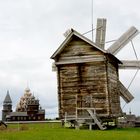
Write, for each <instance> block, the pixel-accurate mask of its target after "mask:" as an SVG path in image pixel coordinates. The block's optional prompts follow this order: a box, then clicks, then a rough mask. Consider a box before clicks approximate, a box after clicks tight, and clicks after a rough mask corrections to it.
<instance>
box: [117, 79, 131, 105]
mask: <svg viewBox="0 0 140 140" xmlns="http://www.w3.org/2000/svg"><path fill="white" fill-rule="evenodd" d="M119 94H120V96H121V97H122V98H123V99H124V100H125V102H126V103H129V102H130V101H132V100H133V99H134V97H133V95H132V94H131V93H130V92H129V91H128V89H126V88H125V86H124V85H123V84H122V83H121V82H120V81H119Z"/></svg>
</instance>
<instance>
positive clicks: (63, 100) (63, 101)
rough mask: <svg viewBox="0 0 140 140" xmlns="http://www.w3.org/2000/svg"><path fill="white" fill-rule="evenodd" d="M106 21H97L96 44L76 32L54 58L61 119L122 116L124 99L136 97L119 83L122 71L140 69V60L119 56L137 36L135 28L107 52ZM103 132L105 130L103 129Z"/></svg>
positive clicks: (69, 33)
mask: <svg viewBox="0 0 140 140" xmlns="http://www.w3.org/2000/svg"><path fill="white" fill-rule="evenodd" d="M105 33H106V19H98V20H97V29H96V41H95V43H94V42H93V41H91V40H89V39H88V38H86V37H85V36H83V35H82V34H80V33H78V32H77V31H75V30H74V29H71V30H69V32H67V33H66V39H65V40H64V42H63V43H62V44H61V45H60V47H59V48H58V49H57V50H56V51H55V53H54V54H53V55H52V56H51V58H52V59H54V61H55V63H54V66H55V69H56V71H57V80H58V100H59V117H60V119H65V117H67V119H68V118H71V119H70V120H72V118H75V120H77V119H82V118H84V119H85V120H86V119H88V118H89V116H90V117H91V118H92V119H93V120H94V122H96V123H98V122H97V121H96V119H95V118H94V117H95V116H94V114H96V115H98V117H100V119H101V120H105V119H116V118H118V117H119V116H122V110H121V106H120V96H121V97H122V98H123V99H124V100H125V101H126V103H129V102H130V101H131V100H132V99H133V98H134V97H133V95H131V93H130V92H129V91H128V89H126V88H125V86H124V85H123V84H122V83H121V82H120V81H119V73H118V71H119V68H132V67H133V68H138V67H139V66H140V65H139V62H138V61H133V62H132V61H122V60H119V59H118V58H117V57H116V56H115V54H117V52H119V50H121V48H123V47H124V46H125V45H126V44H127V43H128V42H129V41H130V40H131V39H133V38H134V37H135V36H136V35H137V34H138V30H137V29H136V28H135V27H131V28H130V29H129V30H128V31H127V32H125V33H124V34H123V35H122V36H121V37H120V38H119V39H118V40H117V41H116V42H115V43H113V44H112V45H111V46H110V47H109V49H108V50H105V49H104V45H105ZM101 129H102V128H101Z"/></svg>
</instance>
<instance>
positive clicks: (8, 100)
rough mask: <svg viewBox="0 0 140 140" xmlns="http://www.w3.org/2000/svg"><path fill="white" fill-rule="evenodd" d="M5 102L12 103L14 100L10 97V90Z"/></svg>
mask: <svg viewBox="0 0 140 140" xmlns="http://www.w3.org/2000/svg"><path fill="white" fill-rule="evenodd" d="M3 103H12V100H11V97H10V94H9V91H7V95H6V97H5V99H4V101H3Z"/></svg>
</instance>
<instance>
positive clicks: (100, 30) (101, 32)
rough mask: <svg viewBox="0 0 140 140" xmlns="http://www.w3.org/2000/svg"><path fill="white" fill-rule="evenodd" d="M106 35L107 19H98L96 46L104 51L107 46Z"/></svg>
mask: <svg viewBox="0 0 140 140" xmlns="http://www.w3.org/2000/svg"><path fill="white" fill-rule="evenodd" d="M105 34H106V19H102V18H99V19H97V25H96V42H95V43H96V44H97V46H98V47H100V48H102V49H104V46H105Z"/></svg>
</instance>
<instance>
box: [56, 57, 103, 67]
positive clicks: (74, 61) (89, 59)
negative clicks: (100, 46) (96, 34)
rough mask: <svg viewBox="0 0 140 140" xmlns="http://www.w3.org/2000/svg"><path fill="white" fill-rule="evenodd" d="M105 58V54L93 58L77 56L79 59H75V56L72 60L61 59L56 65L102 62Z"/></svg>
mask: <svg viewBox="0 0 140 140" xmlns="http://www.w3.org/2000/svg"><path fill="white" fill-rule="evenodd" d="M104 60H105V58H104V57H103V56H101V57H96V58H94V57H91V58H84V57H77V59H75V58H74V57H73V59H71V60H68V59H67V60H65V61H59V62H55V65H62V64H77V63H85V62H93V61H94V62H101V61H104Z"/></svg>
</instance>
